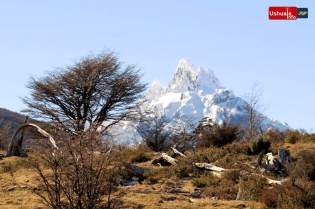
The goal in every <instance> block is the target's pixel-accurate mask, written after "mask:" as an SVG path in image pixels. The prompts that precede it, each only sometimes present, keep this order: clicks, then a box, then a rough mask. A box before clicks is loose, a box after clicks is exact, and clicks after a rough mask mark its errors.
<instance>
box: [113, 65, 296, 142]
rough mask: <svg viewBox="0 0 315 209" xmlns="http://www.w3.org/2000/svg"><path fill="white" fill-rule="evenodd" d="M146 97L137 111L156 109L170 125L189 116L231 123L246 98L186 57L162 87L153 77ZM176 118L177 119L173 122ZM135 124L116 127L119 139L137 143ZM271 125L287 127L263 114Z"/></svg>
mask: <svg viewBox="0 0 315 209" xmlns="http://www.w3.org/2000/svg"><path fill="white" fill-rule="evenodd" d="M144 99H146V100H147V102H145V103H144V104H143V105H142V106H141V108H140V109H141V111H142V112H145V111H146V110H153V109H155V110H157V111H158V114H159V115H160V116H165V117H167V118H169V119H170V123H169V124H170V126H172V125H174V124H178V120H181V119H182V118H184V117H193V118H194V119H195V120H194V121H195V123H196V125H197V124H198V122H199V121H200V120H201V119H202V118H204V117H209V118H211V119H212V120H213V121H214V122H216V123H219V124H221V123H222V122H223V121H227V122H228V123H231V124H237V123H240V121H243V120H244V116H246V111H247V105H248V104H247V102H246V101H244V100H243V99H242V98H240V97H237V96H235V95H234V93H233V91H232V90H230V89H227V88H224V87H222V86H221V84H220V81H219V79H217V78H216V77H215V75H214V72H213V71H211V70H209V69H206V70H203V69H202V68H201V67H199V68H198V69H197V70H194V69H193V67H192V65H191V64H190V63H189V61H187V60H185V59H181V60H180V62H179V64H178V66H177V68H176V70H175V73H174V76H173V77H172V78H171V80H170V81H169V84H168V87H163V86H162V85H161V84H160V82H159V81H158V80H155V81H153V83H152V84H151V85H150V86H149V88H148V91H147V92H146V94H145V96H144ZM176 122H177V123H176ZM136 126H137V124H131V123H129V122H128V123H124V125H123V131H119V129H121V126H120V127H117V130H115V132H116V133H117V134H121V135H124V137H122V138H121V139H120V140H119V141H125V142H127V144H128V143H131V142H132V143H137V142H140V141H141V140H142V139H141V137H140V135H139V134H137V132H136V128H135V127H136ZM269 127H275V128H278V129H280V131H283V130H285V129H288V128H290V127H289V126H288V124H286V123H284V122H280V121H278V120H275V119H270V118H265V120H264V121H263V128H264V129H265V130H267V129H268V128H269Z"/></svg>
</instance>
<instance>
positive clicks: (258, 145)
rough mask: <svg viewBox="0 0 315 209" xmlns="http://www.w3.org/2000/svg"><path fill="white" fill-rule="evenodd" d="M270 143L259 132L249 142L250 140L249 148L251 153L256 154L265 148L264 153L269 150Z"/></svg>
mask: <svg viewBox="0 0 315 209" xmlns="http://www.w3.org/2000/svg"><path fill="white" fill-rule="evenodd" d="M270 145H271V142H270V140H269V139H268V137H267V136H266V135H263V134H260V135H258V136H256V137H255V138H254V139H253V140H252V141H251V142H250V149H251V152H252V154H254V155H257V154H259V153H260V152H261V151H262V150H265V153H267V151H268V150H269V148H270Z"/></svg>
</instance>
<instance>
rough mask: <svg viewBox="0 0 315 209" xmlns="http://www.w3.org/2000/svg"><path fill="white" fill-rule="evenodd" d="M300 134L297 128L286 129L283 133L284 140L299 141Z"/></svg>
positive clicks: (293, 142)
mask: <svg viewBox="0 0 315 209" xmlns="http://www.w3.org/2000/svg"><path fill="white" fill-rule="evenodd" d="M301 139H302V135H301V134H300V132H299V131H298V130H288V131H286V133H285V142H287V143H291V144H295V143H297V142H299V141H301Z"/></svg>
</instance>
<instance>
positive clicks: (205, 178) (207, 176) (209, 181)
mask: <svg viewBox="0 0 315 209" xmlns="http://www.w3.org/2000/svg"><path fill="white" fill-rule="evenodd" d="M218 182H219V179H218V177H216V176H214V175H213V174H212V173H210V172H207V171H205V172H204V173H202V174H201V175H200V176H198V177H195V178H194V179H193V180H192V182H191V183H192V184H193V185H194V186H196V187H207V186H215V185H217V184H218Z"/></svg>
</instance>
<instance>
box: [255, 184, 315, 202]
mask: <svg viewBox="0 0 315 209" xmlns="http://www.w3.org/2000/svg"><path fill="white" fill-rule="evenodd" d="M260 201H261V202H262V203H264V204H265V205H266V207H267V208H314V207H315V183H314V182H310V181H303V180H302V181H300V182H297V183H296V184H293V183H292V182H291V181H286V182H283V183H282V184H281V185H275V186H273V187H272V188H271V189H267V190H264V191H263V192H262V195H261V198H260Z"/></svg>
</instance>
